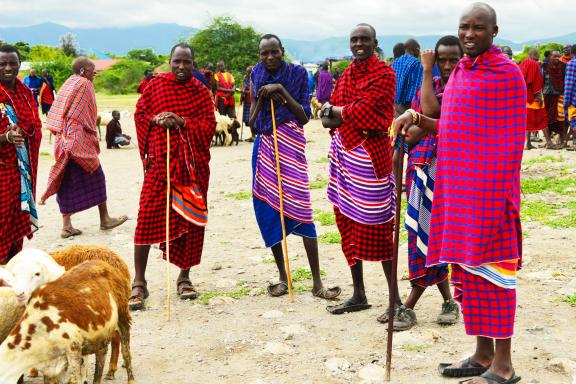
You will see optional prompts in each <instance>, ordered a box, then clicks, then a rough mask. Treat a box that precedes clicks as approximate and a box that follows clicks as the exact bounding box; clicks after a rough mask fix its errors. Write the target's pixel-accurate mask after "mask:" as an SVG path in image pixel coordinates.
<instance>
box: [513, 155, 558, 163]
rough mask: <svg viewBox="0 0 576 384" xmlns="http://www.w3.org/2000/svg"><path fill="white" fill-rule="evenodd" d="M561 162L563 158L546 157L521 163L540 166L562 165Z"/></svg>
mask: <svg viewBox="0 0 576 384" xmlns="http://www.w3.org/2000/svg"><path fill="white" fill-rule="evenodd" d="M562 162H564V157H562V156H552V155H547V156H540V157H537V158H535V159H531V160H526V161H523V165H532V164H542V163H562Z"/></svg>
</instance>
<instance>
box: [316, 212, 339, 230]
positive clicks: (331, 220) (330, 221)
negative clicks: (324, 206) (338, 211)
mask: <svg viewBox="0 0 576 384" xmlns="http://www.w3.org/2000/svg"><path fill="white" fill-rule="evenodd" d="M314 221H317V222H319V223H320V225H322V226H327V225H335V224H336V216H335V215H334V212H325V211H321V210H319V209H315V210H314Z"/></svg>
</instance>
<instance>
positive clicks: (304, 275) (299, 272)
mask: <svg viewBox="0 0 576 384" xmlns="http://www.w3.org/2000/svg"><path fill="white" fill-rule="evenodd" d="M320 276H326V272H325V271H324V270H323V269H321V270H320ZM290 277H292V282H294V283H299V282H301V281H304V280H312V272H310V271H309V270H308V269H305V268H302V267H300V268H296V269H295V270H294V271H292V273H291V274H290Z"/></svg>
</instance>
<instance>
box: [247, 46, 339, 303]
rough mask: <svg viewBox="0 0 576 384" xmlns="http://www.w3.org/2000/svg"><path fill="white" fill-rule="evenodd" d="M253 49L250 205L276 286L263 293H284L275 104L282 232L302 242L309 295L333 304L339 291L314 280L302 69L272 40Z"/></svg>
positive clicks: (317, 274) (315, 244) (316, 263)
mask: <svg viewBox="0 0 576 384" xmlns="http://www.w3.org/2000/svg"><path fill="white" fill-rule="evenodd" d="M258 49H259V54H260V63H259V64H257V65H256V66H255V67H254V68H253V70H252V73H251V75H250V79H251V81H250V83H251V85H250V98H251V112H250V122H249V126H250V127H254V129H255V131H256V132H257V137H256V140H255V141H254V152H253V156H252V169H253V174H254V180H253V186H252V187H253V202H254V211H255V213H256V221H257V222H258V226H259V227H260V232H261V233H262V237H263V239H264V242H265V244H266V247H271V248H272V253H273V255H274V260H275V261H276V266H277V267H278V272H279V275H280V282H278V283H276V284H271V285H270V286H268V293H269V294H270V295H271V296H282V295H285V294H286V293H287V292H288V285H287V281H288V278H287V275H286V270H285V267H284V255H283V253H282V245H281V241H282V228H281V221H280V214H279V211H280V201H279V192H278V179H277V174H276V160H275V151H274V137H273V135H272V111H271V106H270V100H271V99H272V100H274V104H275V111H274V112H275V119H276V124H277V133H278V152H279V153H280V173H281V175H282V188H283V197H284V216H285V217H284V220H285V225H286V233H287V234H291V233H293V234H295V235H298V236H301V237H302V238H303V242H304V248H305V249H306V254H307V256H308V262H309V263H310V269H311V270H312V277H313V282H314V283H313V286H312V294H313V295H314V296H318V297H321V298H324V299H335V298H336V297H337V296H338V295H339V294H340V288H338V287H334V288H330V289H328V288H325V287H324V285H323V283H322V279H321V278H320V265H319V260H318V241H317V236H316V228H315V227H314V222H313V219H312V205H311V203H310V185H309V180H308V164H307V162H306V156H305V153H304V149H305V145H306V138H305V137H304V128H303V125H304V124H306V123H307V122H308V120H309V118H310V99H309V95H308V82H307V75H306V70H305V69H304V68H303V67H301V66H299V65H294V64H288V63H286V62H285V61H284V60H283V57H284V48H283V47H282V43H281V41H280V39H279V38H278V37H277V36H275V35H264V36H262V38H261V40H260V44H259V48H258Z"/></svg>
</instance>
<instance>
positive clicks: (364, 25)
mask: <svg viewBox="0 0 576 384" xmlns="http://www.w3.org/2000/svg"><path fill="white" fill-rule="evenodd" d="M356 27H368V28H370V30H371V31H372V37H373V38H374V40H376V29H375V28H374V27H373V26H371V25H370V24H368V23H360V24H356Z"/></svg>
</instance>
